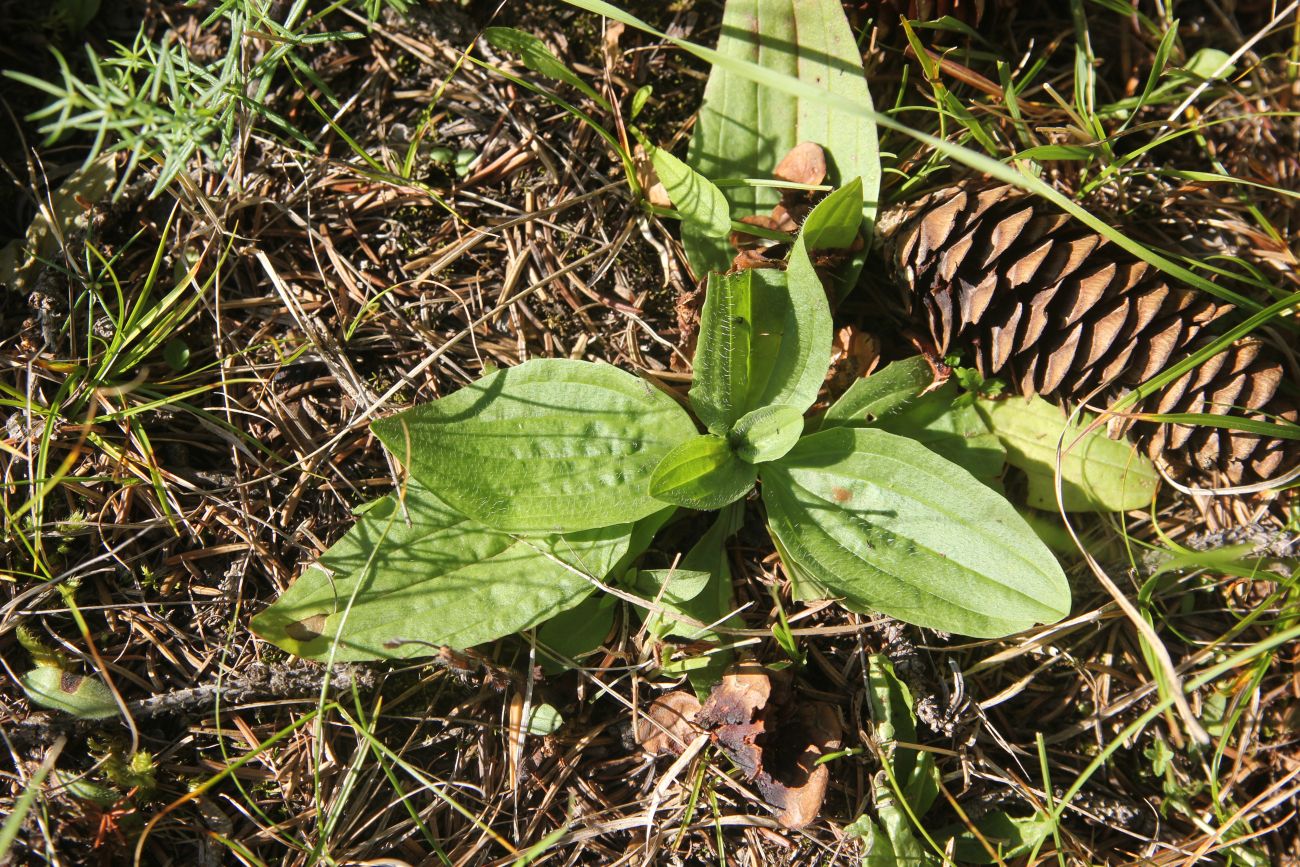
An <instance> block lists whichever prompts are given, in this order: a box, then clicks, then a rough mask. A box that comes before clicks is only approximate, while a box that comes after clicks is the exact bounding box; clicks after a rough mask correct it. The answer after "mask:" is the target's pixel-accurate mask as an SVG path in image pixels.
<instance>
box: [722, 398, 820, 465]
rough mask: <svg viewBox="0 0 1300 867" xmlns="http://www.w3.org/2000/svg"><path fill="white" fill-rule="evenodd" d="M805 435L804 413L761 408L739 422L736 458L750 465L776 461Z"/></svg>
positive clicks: (789, 409) (766, 407)
mask: <svg viewBox="0 0 1300 867" xmlns="http://www.w3.org/2000/svg"><path fill="white" fill-rule="evenodd" d="M802 434H803V413H802V412H801V411H800V410H799V409H797V408H796V407H793V406H779V405H778V406H764V407H760V408H759V409H756V410H754V411H753V412H749V413H746V414H745V417H744V418H742V419H741V420H740V421H738V422H736V428H735V430H734V431H733V435H734V437H735V439H734V442H735V443H736V455H737V456H738V457H739V458H740V459H741V460H742V461H745V462H746V463H750V464H762V463H767V462H768V461H774V460H777V459H778V458H780V457H782V456H783V455H785V453H786V452H788V451H790V449H792V448H794V444H795V443H797V442H798V441H799V437H800V436H801V435H802Z"/></svg>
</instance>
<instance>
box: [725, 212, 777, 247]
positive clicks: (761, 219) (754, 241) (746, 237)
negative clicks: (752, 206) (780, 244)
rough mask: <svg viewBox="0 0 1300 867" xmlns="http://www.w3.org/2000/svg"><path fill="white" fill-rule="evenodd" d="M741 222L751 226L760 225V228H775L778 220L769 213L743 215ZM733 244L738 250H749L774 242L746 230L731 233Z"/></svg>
mask: <svg viewBox="0 0 1300 867" xmlns="http://www.w3.org/2000/svg"><path fill="white" fill-rule="evenodd" d="M740 222H742V223H746V224H747V225H750V226H758V227H759V228H760V229H775V228H776V221H775V220H773V219H772V218H771V217H769V216H768V215H767V214H751V215H749V216H748V217H741V218H740ZM730 240H731V246H732V247H735V248H736V249H737V250H749V249H752V248H754V247H764V246H767V245H769V244H771V243H772V242H771V241H769V240H767V239H766V238H760V237H758V236H757V235H750V234H747V233H745V232H737V231H733V232H732V233H731V235H730Z"/></svg>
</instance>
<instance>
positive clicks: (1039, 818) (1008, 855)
mask: <svg viewBox="0 0 1300 867" xmlns="http://www.w3.org/2000/svg"><path fill="white" fill-rule="evenodd" d="M1053 825H1054V823H1053V821H1052V817H1051V816H1049V815H1047V814H1046V813H1035V814H1034V815H1032V816H1026V817H1023V818H1014V817H1012V816H1009V815H1007V814H1006V813H1005V812H1004V811H1002V810H994V811H993V812H992V813H989V814H987V815H985V816H981V817H980V818H978V819H976V820H975V827H976V828H978V829H979V832H980V836H981V837H983V838H984V842H983V843H981V842H980V840H979V838H978V837H976V836H975V833H974V832H973V831H971V830H970V828H967V827H966V826H965V825H964V824H961V823H954V824H952V825H949V826H948V827H946V828H940V829H938V830H937V831H935V832H934V837H935V839H936V840H939V841H941V845H942V841H947V840H952V846H953V848H952V857H953V858H954V859H955V860H956V862H957V863H958V864H1000V863H1005V862H1006V861H1009V860H1011V859H1013V858H1018V857H1020V856H1021V855H1026V854H1028V853H1029V852H1030V850H1032V849H1035V848H1037V847H1038V846H1040V845H1041V844H1042V842H1043V841H1044V840H1046V839H1047V838H1048V837H1049V836H1051V833H1052V828H1053ZM985 843H987V844H988V845H990V846H992V847H993V850H994V852H996V853H997V856H996V857H994V855H992V854H990V853H989V850H988V849H986V848H985Z"/></svg>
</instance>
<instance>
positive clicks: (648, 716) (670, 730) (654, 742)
mask: <svg viewBox="0 0 1300 867" xmlns="http://www.w3.org/2000/svg"><path fill="white" fill-rule="evenodd" d="M699 711H700V700H699V699H697V698H696V697H695V696H693V695H691V694H690V693H689V692H680V691H679V692H667V693H664V694H663V695H661V696H659V697H658V698H656V699H655V700H654V701H652V702H651V703H650V707H649V709H647V710H646V712H645V715H644V716H643V717H642V718H641V719H640V721H638V723H637V727H636V741H637V743H639V744H640V745H641V749H643V750H645V751H646V752H647V753H649V754H650V755H652V756H665V755H669V754H671V755H680V754H681V752H682V750H683V749H684V748H685V747H686V745H687V744H689V743H690V742H691V741H692V740H693V739H694V738H695V735H696V734H697V732H698V731H699V729H698V727H697V726H696V724H695V718H696V715H697V714H698V713H699Z"/></svg>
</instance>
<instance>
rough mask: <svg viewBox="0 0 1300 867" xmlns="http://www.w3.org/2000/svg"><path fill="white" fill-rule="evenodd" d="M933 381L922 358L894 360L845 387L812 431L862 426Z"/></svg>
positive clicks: (884, 414) (905, 402) (911, 397)
mask: <svg viewBox="0 0 1300 867" xmlns="http://www.w3.org/2000/svg"><path fill="white" fill-rule="evenodd" d="M933 382H934V370H933V368H931V367H930V365H929V363H928V362H927V361H926V360H925V358H923V357H922V356H920V355H914V356H912V357H911V358H905V359H903V360H902V361H895V362H894V363H892V364H889V365H887V366H885V367H884V368H883V369H881V370H878V371H876V372H875V373H873V374H871V375H870V376H867V377H863V378H862V379H859V380H857V381H855V382H854V383H853V384H852V385H851V386H849V388H848V391H846V392H844V394H842V395H840V399H839V400H837V401H835V403H834V404H832V405H831V408H830V409H828V410H826V414H825V415H824V416H822V417H821V419H820V421H819V422H818V424H817V428H816V429H818V430H822V429H825V428H829V427H835V426H837V425H841V424H848V425H853V426H855V427H857V426H861V425H865V424H866V423H867V422H869V421H872V420H874V419H878V418H881V417H883V416H886V415H888V414H889V413H891V412H894V411H895V410H897V409H899V408H900V407H902V406H903V405H905V404H907V403H910V402H911V401H912V400H914V399H915V398H916V397H917V395H919V394H920V393H921V392H922V391H924V390H925V389H926V388H928V387H929V386H930V384H931V383H933Z"/></svg>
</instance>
